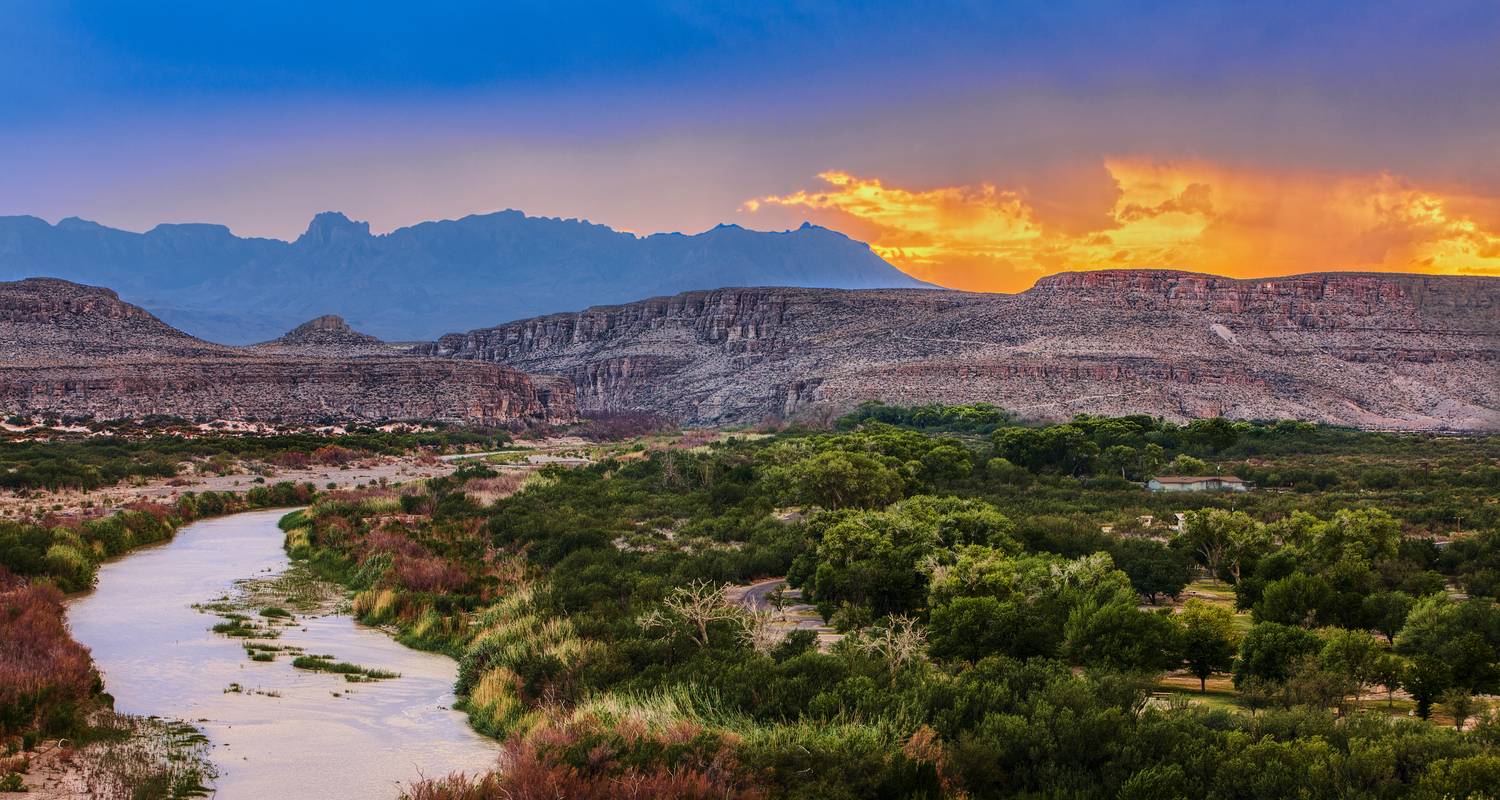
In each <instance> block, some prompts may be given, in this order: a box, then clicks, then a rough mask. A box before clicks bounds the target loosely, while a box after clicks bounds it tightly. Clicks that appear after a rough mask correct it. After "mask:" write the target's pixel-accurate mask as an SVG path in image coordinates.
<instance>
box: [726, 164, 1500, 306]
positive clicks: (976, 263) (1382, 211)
mask: <svg viewBox="0 0 1500 800" xmlns="http://www.w3.org/2000/svg"><path fill="white" fill-rule="evenodd" d="M1104 168H1105V170H1106V171H1107V172H1108V174H1109V176H1110V177H1111V178H1112V179H1113V181H1114V183H1115V186H1116V187H1117V190H1118V191H1117V192H1116V197H1115V202H1114V205H1113V207H1112V208H1111V209H1110V210H1109V212H1108V213H1107V214H1105V215H1103V217H1102V218H1101V219H1100V222H1099V223H1098V224H1097V227H1096V228H1095V229H1093V230H1081V231H1080V230H1064V229H1062V228H1060V227H1059V226H1056V225H1050V224H1047V223H1045V222H1043V221H1042V218H1041V215H1039V214H1038V212H1037V209H1036V208H1035V207H1034V206H1033V204H1032V203H1031V201H1030V200H1029V199H1028V198H1029V197H1030V196H1031V195H1030V193H1028V192H1027V190H1026V189H1025V188H1024V187H1018V188H1015V189H1004V188H1001V187H997V186H995V185H992V184H988V183H984V184H979V185H978V186H949V187H940V188H935V189H906V188H900V187H896V186H890V185H887V184H886V183H885V182H883V181H881V180H880V179H878V178H863V177H857V176H854V175H851V174H849V173H845V172H825V173H823V174H821V175H819V176H818V177H819V178H821V179H822V181H823V182H824V183H825V184H826V186H825V187H823V188H822V189H820V190H801V191H797V192H794V193H791V194H786V195H772V196H767V197H760V198H756V199H753V200H750V201H747V202H746V203H745V205H744V208H745V210H746V211H749V212H751V213H768V212H773V211H774V210H777V209H781V210H783V211H795V212H798V213H802V214H805V215H807V216H811V217H813V218H814V219H815V220H817V221H818V222H821V223H823V224H826V225H829V226H830V227H834V228H839V229H841V230H844V231H846V232H848V233H850V234H851V235H853V236H857V237H859V238H862V239H864V240H866V241H868V242H869V243H870V246H871V247H872V248H874V249H875V251H876V252H877V253H879V254H880V255H881V256H883V257H885V258H886V259H887V260H889V261H891V263H893V264H895V265H897V266H898V267H901V268H902V269H903V270H905V271H907V272H909V273H911V274H913V275H915V276H917V277H920V278H923V279H926V280H931V281H934V282H936V283H940V284H942V285H945V286H952V287H955V288H963V289H976V290H982V291H1015V290H1019V289H1024V288H1026V287H1027V286H1030V285H1031V283H1033V282H1034V281H1035V280H1036V278H1038V277H1040V276H1041V275H1045V274H1049V273H1052V272H1057V271H1060V270H1070V269H1100V268H1109V267H1137V268H1173V269H1187V270H1195V271H1201V272H1213V273H1218V274H1222V275H1232V276H1236V277H1259V276H1266V275H1286V274H1293V273H1298V272H1312V271H1320V270H1380V271H1398V272H1428V273H1449V274H1477V275H1500V198H1494V197H1483V196H1475V195H1472V194H1466V193H1463V192H1455V191H1439V190H1433V189H1425V188H1420V187H1416V186H1413V185H1411V184H1410V183H1409V182H1407V181H1405V180H1403V179H1401V178H1399V177H1396V176H1393V175H1389V174H1385V173H1381V174H1376V175H1330V174H1322V173H1312V174H1299V173H1268V172H1260V171H1253V170H1246V169H1235V168H1231V167H1225V166H1222V165H1217V164H1212V163H1207V162H1164V161H1156V160H1152V159H1141V158H1121V159H1108V160H1106V161H1105V162H1104ZM1080 202H1082V201H1080ZM1054 203H1055V201H1054Z"/></svg>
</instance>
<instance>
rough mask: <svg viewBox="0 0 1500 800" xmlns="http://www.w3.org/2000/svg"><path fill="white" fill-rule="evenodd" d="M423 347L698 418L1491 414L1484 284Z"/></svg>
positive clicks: (813, 320)
mask: <svg viewBox="0 0 1500 800" xmlns="http://www.w3.org/2000/svg"><path fill="white" fill-rule="evenodd" d="M420 352H423V353H425V354H427V355H433V356H443V357H449V358H456V359H462V360H475V361H487V362H492V363H499V364H506V365H508V366H511V367H514V368H517V369H522V370H526V371H530V372H552V373H558V374H562V375H566V376H567V377H568V378H570V379H571V380H572V382H573V384H574V385H575V387H576V389H577V392H578V398H579V403H580V406H581V407H583V408H584V409H626V408H630V409H648V410H653V411H658V412H661V413H665V414H669V415H671V416H674V417H676V418H678V419H680V420H682V421H685V422H688V423H696V424H705V423H755V422H759V421H761V420H763V419H765V418H768V417H775V418H779V417H786V416H790V415H793V414H796V413H797V412H799V411H801V410H804V409H807V408H808V407H810V406H822V407H825V408H827V407H831V408H835V409H840V408H847V407H851V406H853V405H854V404H856V403H858V402H860V401H862V400H870V399H877V400H884V401H887V402H892V403H923V402H948V403H963V402H980V401H982V402H989V403H994V404H996V405H1000V406H1003V407H1006V408H1010V409H1013V410H1016V411H1019V412H1022V413H1026V414H1030V415H1034V416H1041V417H1054V418H1055V417H1067V416H1069V415H1072V414H1074V413H1079V412H1090V413H1134V412H1148V413H1152V414H1159V415H1162V416H1165V417H1168V418H1173V419H1186V418H1196V417H1207V416H1214V415H1225V416H1229V417H1238V418H1301V419H1308V420H1317V421H1324V422H1330V423H1339V424H1348V425H1356V426H1360V427H1367V428H1397V429H1423V430H1494V429H1497V428H1500V280H1497V279H1494V278H1478V277H1435V276H1419V275H1396V274H1370V273H1319V274H1310V275H1301V276H1294V277H1286V278H1268V279H1259V280H1235V279H1230V278H1222V277H1215V276H1208V275H1199V274H1193V273H1184V272H1173V271H1099V272H1081V273H1065V274H1061V275H1055V276H1052V277H1049V278H1045V279H1043V280H1041V281H1040V282H1038V284H1037V285H1036V286H1035V287H1034V288H1032V289H1031V290H1028V291H1026V292H1022V293H1019V294H1013V295H1006V294H975V293H964V292H948V291H928V290H863V291H839V290H828V289H798V288H753V289H719V290H714V291H701V292H686V293H683V294H678V295H674V296H671V297H657V298H651V299H649V300H643V301H640V302H636V303H629V304H625V305H616V306H600V307H596V308H590V309H588V310H586V311H581V312H577V313H569V314H553V315H549V316H544V317H536V318H533V319H526V320H520V321H517V322H512V323H508V324H505V325H500V326H498V327H494V328H484V329H480V330H474V331H470V332H468V333H461V334H450V335H448V336H444V337H442V338H441V339H440V340H439V341H437V342H436V343H434V344H432V345H428V346H425V347H423V348H420Z"/></svg>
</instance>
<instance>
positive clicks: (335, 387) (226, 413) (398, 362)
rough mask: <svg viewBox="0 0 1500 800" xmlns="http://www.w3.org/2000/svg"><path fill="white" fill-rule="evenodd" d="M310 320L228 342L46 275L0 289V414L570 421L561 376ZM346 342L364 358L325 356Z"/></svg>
mask: <svg viewBox="0 0 1500 800" xmlns="http://www.w3.org/2000/svg"><path fill="white" fill-rule="evenodd" d="M314 323H316V324H314ZM314 323H310V324H309V325H310V326H311V327H308V326H304V328H303V329H299V331H300V332H297V331H294V332H293V333H292V334H288V336H287V337H283V339H282V340H278V343H279V344H276V346H275V347H272V348H266V349H248V348H247V349H241V348H234V347H225V346H222V345H216V344H213V343H210V342H205V341H202V340H200V339H196V338H194V337H192V336H188V335H187V334H185V333H182V332H181V331H178V330H176V329H174V328H172V327H170V326H168V325H166V324H165V323H163V322H161V321H160V320H158V319H156V318H155V317H154V316H152V315H151V314H149V313H147V312H145V311H143V310H142V309H140V308H137V307H135V306H132V305H130V304H129V303H124V302H122V301H121V300H120V299H119V298H118V297H117V296H116V295H115V293H114V292H111V291H109V290H107V289H99V288H95V287H89V286H81V285H79V284H73V283H68V282H66V281H57V280H49V279H31V280H25V281H17V282H14V283H0V355H3V356H4V359H3V361H0V411H3V412H5V413H33V414H35V413H54V414H65V415H75V416H92V417H95V418H99V419H118V418H126V417H143V416H147V415H151V414H164V415H171V416H179V417H186V418H189V419H257V420H278V421H284V422H292V423H312V422H326V421H382V420H445V421H455V422H468V423H484V424H491V425H518V424H528V423H533V422H562V421H569V420H571V419H573V418H574V417H575V414H576V407H575V404H574V401H573V396H572V387H571V385H567V384H559V382H558V381H556V379H553V378H545V379H542V380H540V381H534V380H532V378H531V377H530V376H528V375H525V374H523V373H521V372H518V371H516V370H514V369H511V368H508V367H505V366H502V365H499V364H488V363H472V362H458V361H452V360H440V359H432V358H419V357H413V356H410V355H402V354H392V353H390V352H388V349H387V352H386V354H384V355H380V354H378V353H375V352H374V346H375V344H379V345H380V347H382V348H385V345H383V344H382V343H379V341H378V340H374V339H373V338H372V337H363V338H361V337H362V335H361V334H357V333H354V332H353V331H348V330H347V326H345V327H344V328H343V329H340V327H339V325H337V324H336V323H334V322H333V321H332V320H326V319H325V320H322V321H318V320H315V321H314ZM372 342H374V343H375V344H372ZM355 345H358V346H359V347H362V348H365V349H366V350H368V351H370V352H367V353H366V354H365V355H362V356H360V357H357V358H352V357H347V356H345V357H330V356H331V355H332V353H331V351H330V350H329V348H334V347H343V348H346V349H347V348H349V347H353V346H355ZM320 348H321V349H320Z"/></svg>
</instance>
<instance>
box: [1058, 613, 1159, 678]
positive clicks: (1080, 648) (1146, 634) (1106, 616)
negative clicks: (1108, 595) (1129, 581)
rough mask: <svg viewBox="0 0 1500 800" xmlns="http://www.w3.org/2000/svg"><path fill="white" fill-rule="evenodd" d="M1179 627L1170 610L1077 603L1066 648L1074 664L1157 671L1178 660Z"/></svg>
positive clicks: (1071, 614)
mask: <svg viewBox="0 0 1500 800" xmlns="http://www.w3.org/2000/svg"><path fill="white" fill-rule="evenodd" d="M1177 633H1178V628H1177V626H1176V625H1175V624H1173V622H1172V619H1171V616H1170V612H1163V613H1151V612H1148V611H1141V610H1140V609H1138V608H1136V607H1135V605H1134V604H1131V603H1109V604H1107V605H1103V606H1100V605H1096V604H1094V603H1092V602H1088V603H1081V604H1079V605H1077V606H1074V607H1073V610H1072V612H1071V613H1070V614H1069V615H1068V623H1067V626H1066V627H1065V628H1064V630H1063V635H1064V641H1063V649H1064V652H1065V653H1066V655H1067V657H1068V659H1069V660H1070V661H1071V662H1073V663H1074V664H1080V665H1082V666H1086V667H1103V668H1106V669H1110V670H1116V671H1121V672H1154V671H1159V670H1163V669H1166V668H1167V667H1169V666H1171V665H1172V664H1173V663H1174V662H1175V661H1177V660H1178V658H1179V656H1178V642H1177Z"/></svg>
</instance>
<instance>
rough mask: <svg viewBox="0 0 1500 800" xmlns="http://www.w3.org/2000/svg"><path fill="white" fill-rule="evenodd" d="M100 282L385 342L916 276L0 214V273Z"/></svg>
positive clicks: (784, 251)
mask: <svg viewBox="0 0 1500 800" xmlns="http://www.w3.org/2000/svg"><path fill="white" fill-rule="evenodd" d="M41 276H46V277H53V278H62V279H66V280H70V281H76V282H80V283H85V284H93V285H100V286H108V287H110V288H111V289H114V290H115V291H117V292H118V293H119V294H120V296H121V297H122V298H123V299H125V300H127V301H129V302H132V303H135V304H137V305H140V306H142V307H144V308H145V309H147V310H148V311H150V312H152V313H153V314H154V315H156V316H157V317H159V318H161V319H162V320H163V321H164V322H166V323H168V324H170V325H172V326H174V327H177V328H180V329H182V330H184V331H187V332H189V333H192V334H194V335H196V336H200V337H203V338H206V339H210V340H212V341H216V342H222V343H226V344H249V343H251V342H257V341H265V340H268V339H272V338H274V337H276V336H277V335H279V334H280V333H282V332H284V331H286V330H287V329H289V328H291V327H292V326H294V325H296V324H298V323H300V322H302V321H304V320H307V319H309V318H311V317H315V316H318V315H323V314H337V315H340V316H342V317H344V318H346V319H348V320H349V322H350V323H351V324H353V325H354V326H356V327H358V328H360V329H361V330H364V331H367V332H369V333H371V334H373V335H376V336H379V337H381V338H382V339H386V340H393V341H412V340H419V339H431V338H434V337H436V336H438V335H440V334H443V333H447V332H450V331H454V330H463V329H466V328H477V327H481V326H486V325H493V324H495V323H497V322H503V321H505V320H511V319H519V318H523V317H529V316H535V315H538V314H545V313H551V312H557V311H566V310H574V309H578V308H581V307H583V306H587V305H593V304H599V303H619V302H626V301H630V300H635V299H638V298H640V297H645V296H649V295H655V294H672V293H676V292H681V291H684V290H690V289H707V288H713V287H719V286H816V287H827V288H843V289H866V288H903V287H904V288H911V287H923V286H926V284H923V283H922V282H920V281H918V280H916V279H914V278H911V277H910V276H908V275H906V274H905V273H903V272H901V271H900V270H898V269H896V268H895V267H893V266H891V265H890V264H889V263H887V262H886V261H884V260H883V259H881V258H880V257H879V256H877V255H876V254H875V253H874V252H872V251H871V250H870V248H869V246H868V245H866V244H864V243H862V242H858V241H855V240H853V239H850V238H848V237H847V236H844V235H843V234H840V233H837V232H834V231H831V230H828V229H826V228H821V227H818V226H815V225H810V224H804V225H803V226H802V227H801V228H798V229H796V230H791V231H785V232H779V233H772V232H761V231H752V230H747V229H745V228H741V227H739V226H737V225H720V226H718V227H716V228H713V229H712V230H709V231H705V232H703V233H700V234H696V235H683V234H679V233H662V234H654V235H651V236H644V237H641V236H636V235H635V234H632V233H626V232H621V231H616V230H612V229H610V228H608V227H605V226H603V225H595V224H591V223H589V222H584V221H579V220H571V219H555V218H543V217H529V216H526V215H525V214H522V213H521V212H519V211H501V212H497V213H493V214H481V215H473V216H467V217H464V218H462V219H458V220H443V221H438V222H423V223H421V224H418V225H413V226H411V227H406V228H400V229H397V230H395V231H392V232H390V233H387V234H382V235H375V234H372V233H371V232H370V226H369V224H368V223H364V222H355V221H352V220H350V219H349V218H348V217H346V216H344V215H343V214H341V213H338V212H324V213H321V214H318V215H317V216H315V217H314V218H313V220H312V222H311V224H310V225H308V228H307V231H306V232H305V233H303V234H302V235H301V236H300V237H298V238H297V239H296V240H295V241H291V242H286V241H281V240H277V239H261V238H242V237H239V236H235V235H234V234H233V233H231V232H230V230H229V229H228V228H227V227H224V226H222V225H208V224H171V225H158V226H157V227H155V228H152V229H151V230H149V231H146V232H145V233H134V232H130V231H123V230H118V229H115V228H109V227H106V226H104V225H100V224H98V223H94V222H89V221H86V220H82V219H78V218H76V217H69V218H67V219H63V220H61V221H60V222H58V223H57V224H55V225H53V224H49V223H47V222H46V221H45V220H42V219H39V218H36V217H29V216H13V217H0V280H20V279H23V278H29V277H41Z"/></svg>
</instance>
